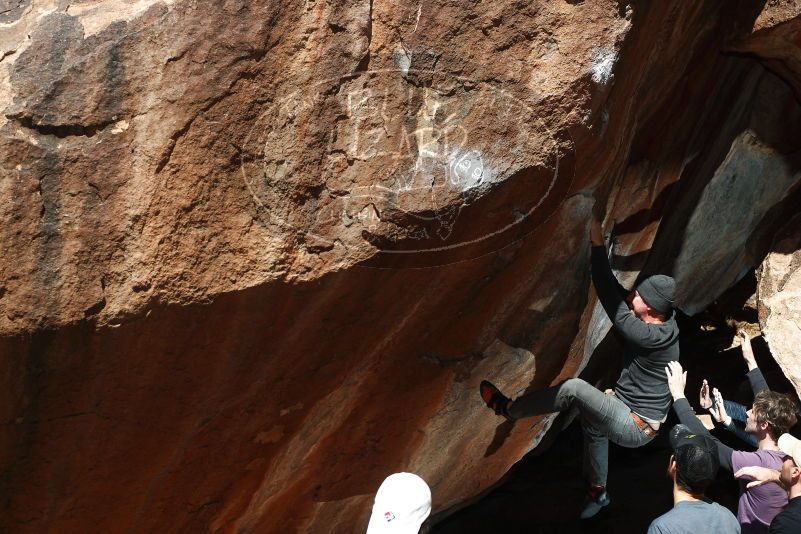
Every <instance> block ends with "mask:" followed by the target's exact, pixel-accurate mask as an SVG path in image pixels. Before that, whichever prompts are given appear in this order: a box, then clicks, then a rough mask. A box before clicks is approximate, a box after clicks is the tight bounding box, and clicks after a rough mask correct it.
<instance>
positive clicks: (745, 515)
mask: <svg viewBox="0 0 801 534" xmlns="http://www.w3.org/2000/svg"><path fill="white" fill-rule="evenodd" d="M786 456H787V455H786V454H784V453H783V452H781V451H765V450H758V451H755V452H745V451H734V452H732V453H731V466H732V472H734V473H736V472H737V470H738V469H740V468H742V467H748V466H750V465H758V466H761V467H767V468H769V469H776V470H781V468H782V463H783V461H784V458H785V457H786ZM748 482H750V481H749V480H740V502H739V504H738V506H737V521H739V522H740V525H741V526H742V534H756V533H760V534H763V533H767V531H768V528H769V527H770V523H771V521H773V518H774V517H776V515H777V514H778V513H779V512H781V511H782V508H784V507H785V506H786V505H787V492H786V491H784V490H783V489H782V488H780V487H779V485H778V484H763V485H761V486H757V487H755V488H751V489H746V487H745V486H746V485H747V484H748Z"/></svg>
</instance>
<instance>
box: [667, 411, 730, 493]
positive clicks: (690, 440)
mask: <svg viewBox="0 0 801 534" xmlns="http://www.w3.org/2000/svg"><path fill="white" fill-rule="evenodd" d="M670 446H671V447H672V448H673V457H674V458H675V460H676V482H678V483H679V484H680V485H681V486H684V487H686V488H687V489H689V490H690V491H692V492H693V493H703V492H704V491H705V490H706V488H707V486H709V484H710V483H711V482H712V481H713V480H715V477H716V476H717V473H718V468H720V460H719V459H718V446H717V444H716V443H715V440H713V439H712V438H711V437H709V436H708V435H706V434H696V433H694V432H692V431H691V430H690V429H689V428H688V427H687V426H685V425H676V426H674V427H673V428H672V429H671V431H670Z"/></svg>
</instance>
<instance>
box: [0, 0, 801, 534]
mask: <svg viewBox="0 0 801 534" xmlns="http://www.w3.org/2000/svg"><path fill="white" fill-rule="evenodd" d="M7 4H8V6H9V7H8V9H5V10H3V11H2V13H0V23H2V24H3V32H2V33H0V58H2V59H0V108H2V110H3V113H2V115H0V153H1V154H3V161H2V163H3V165H2V170H0V195H2V202H0V218H2V221H3V225H2V226H0V246H2V254H3V256H2V258H3V259H2V261H0V336H1V337H0V356H2V357H1V358H0V380H1V381H2V388H0V422H2V424H1V425H0V470H2V472H3V474H4V475H3V477H2V478H0V496H2V504H0V507H2V510H1V512H2V513H0V526H2V528H3V529H10V530H15V531H29V532H40V531H47V530H51V531H59V532H62V531H64V532H86V531H116V530H122V529H125V530H132V531H156V530H175V531H178V530H182V531H199V530H211V531H246V532H247V531H258V532H295V531H299V532H345V531H359V530H360V529H361V528H362V527H363V526H364V525H365V524H366V521H367V517H368V516H369V507H370V503H371V499H372V495H373V493H374V491H375V490H376V488H377V487H378V485H379V484H380V482H381V480H382V479H383V478H384V477H385V476H386V475H388V474H390V473H392V472H394V471H401V470H405V471H415V472H417V473H419V474H420V475H421V476H423V477H424V478H425V479H426V480H427V481H428V482H429V484H430V485H431V487H432V489H433V493H434V506H435V510H438V511H439V510H443V509H446V508H448V507H451V506H455V505H458V504H459V503H462V502H464V501H465V500H466V499H469V498H470V497H473V496H475V495H477V494H479V493H481V492H482V491H484V490H486V489H487V488H489V487H490V486H491V485H492V484H493V483H495V482H496V481H497V480H498V479H499V478H500V477H501V476H502V475H503V474H504V473H505V472H506V471H507V470H508V469H509V467H510V466H511V465H512V464H514V463H515V462H516V461H517V460H518V459H519V458H521V457H522V456H523V455H524V454H525V453H526V452H527V451H529V450H531V448H532V447H534V446H535V445H536V444H537V443H538V442H539V441H540V440H541V438H542V436H543V434H544V432H545V431H546V430H547V428H548V427H549V426H550V425H551V423H552V417H544V418H536V419H533V420H532V421H527V422H521V423H518V424H516V425H510V424H506V423H501V422H500V421H499V419H498V418H495V417H494V416H492V415H491V414H490V413H489V412H488V411H487V410H486V408H484V407H483V406H482V404H481V402H480V401H479V399H478V396H477V393H476V387H477V385H478V383H479V381H480V380H481V379H483V378H491V379H493V380H495V381H496V382H497V383H498V384H499V385H501V386H502V387H504V388H505V390H506V391H508V392H510V393H518V392H521V391H524V390H525V389H527V388H531V387H541V386H543V385H547V384H549V383H553V382H555V381H558V380H561V379H563V378H566V377H571V376H576V375H577V374H578V373H579V372H580V371H581V370H582V368H583V367H584V366H585V365H586V363H587V362H588V360H589V358H590V357H591V356H592V354H593V351H594V349H595V347H596V346H597V345H598V344H599V343H600V342H601V341H602V340H603V339H604V338H605V336H606V335H607V332H608V330H609V323H608V320H606V318H605V317H604V315H603V313H602V311H601V309H600V307H599V306H598V305H597V302H596V299H595V298H594V295H593V293H592V290H591V289H590V281H589V275H588V268H589V265H588V245H587V229H588V221H589V218H590V213H591V211H592V210H593V207H594V206H596V204H597V206H596V209H597V210H598V211H599V212H601V213H603V214H604V215H605V224H606V227H607V229H611V228H612V227H615V228H616V235H617V244H616V245H615V246H614V247H613V250H612V260H613V263H614V266H615V268H616V270H617V271H618V274H619V276H620V278H621V280H623V281H624V282H625V283H627V284H631V283H633V282H634V280H635V279H636V277H637V276H638V274H639V273H640V271H641V270H643V269H646V270H651V271H662V272H668V273H670V272H674V271H675V272H676V273H677V276H678V277H679V279H680V282H681V283H682V284H683V285H684V287H686V288H692V289H691V290H689V289H685V290H684V292H683V293H682V295H683V299H684V301H685V302H686V303H687V307H688V309H691V308H692V307H693V306H695V307H697V306H701V305H702V304H703V302H704V301H706V300H708V299H709V298H713V297H714V295H715V294H720V293H722V292H723V291H724V290H725V289H726V288H727V287H728V286H729V285H731V284H732V283H734V282H735V281H736V278H737V276H738V274H739V272H740V270H739V269H740V266H741V265H746V264H749V263H753V262H755V261H756V262H758V261H759V259H760V258H758V257H757V256H758V255H757V254H756V252H754V253H749V254H743V253H742V251H743V250H750V249H748V246H746V248H745V249H743V248H742V247H743V246H744V245H743V243H746V244H747V245H748V244H750V243H756V242H759V243H762V242H763V241H764V239H762V237H761V236H763V235H766V234H765V232H767V230H766V229H769V228H771V227H772V226H771V225H772V223H771V221H773V220H775V218H776V217H779V215H777V213H779V212H781V213H784V210H786V209H789V208H788V206H789V205H792V202H791V200H792V199H793V195H795V194H796V193H795V192H796V191H797V184H798V174H797V172H796V169H797V167H793V166H792V165H789V166H784V165H783V164H784V163H785V162H786V161H787V158H792V157H793V154H795V151H797V150H798V147H796V146H793V142H790V141H788V140H787V139H788V138H787V137H786V136H785V134H786V133H788V132H790V133H792V132H793V131H794V130H793V127H794V126H793V124H792V122H793V121H792V120H791V118H794V117H797V116H798V114H799V113H800V112H799V109H798V108H799V106H798V102H797V101H796V100H795V99H794V98H793V94H792V89H791V88H790V86H788V85H787V84H785V83H784V82H783V81H781V80H780V79H778V78H777V77H776V76H775V75H774V74H772V73H771V72H769V71H767V70H766V69H765V68H764V67H763V66H762V65H761V64H760V63H759V59H760V58H759V57H758V54H756V57H755V58H748V57H742V56H730V55H725V54H723V53H722V51H724V50H725V49H726V48H727V47H729V46H730V45H731V43H732V42H742V40H744V39H748V38H749V37H750V36H751V35H752V30H753V28H754V21H755V20H757V17H758V16H759V15H760V10H761V8H762V7H763V5H762V4H763V2H756V1H744V0H743V1H738V2H733V3H732V2H729V3H720V2H636V3H632V4H631V5H625V4H623V3H619V2H614V1H611V0H610V1H606V0H604V1H598V2H535V1H532V2H517V3H514V4H508V5H506V4H499V3H478V4H465V3H463V2H462V3H454V2H446V1H444V0H438V1H435V2H434V3H408V4H404V3H390V2H387V3H382V2H378V1H375V0H373V1H370V0H365V1H360V0H352V1H350V0H349V1H341V2H267V1H266V0H265V1H262V0H255V1H252V2H243V1H241V0H226V1H225V2H216V3H215V2H210V3H199V2H195V1H192V0H170V1H150V0H142V1H138V2H127V1H122V0H110V1H106V2H94V1H69V2H68V1H65V0H64V1H62V0H53V1H50V2H41V3H40V2H31V1H29V0H28V1H25V0H23V1H17V2H7ZM777 116H784V117H787V118H788V120H787V123H786V124H784V123H782V125H781V128H776V127H774V126H772V124H773V123H772V122H771V121H772V120H773V119H771V117H773V118H775V117H777ZM796 138H801V137H796ZM796 138H792V139H796ZM792 139H791V140H792ZM791 161H792V160H791ZM759 169H769V170H770V172H771V173H776V175H777V176H778V177H779V179H777V180H776V181H775V182H773V183H772V184H771V185H770V186H764V184H760V182H759V180H757V179H756V178H755V177H756V173H757V172H759ZM733 176H734V177H735V178H736V179H735V178H733ZM732 183H734V184H735V185H734V186H730V184H732ZM741 194H746V195H749V196H748V198H749V199H750V200H751V202H752V204H753V205H754V206H756V208H755V210H754V212H753V213H752V214H749V216H748V217H741V218H738V217H733V216H732V214H735V213H737V212H738V210H740V209H742V201H741V200H740V195H741ZM699 199H700V201H699ZM698 206H700V208H699V209H696V207H698ZM666 215H667V217H665V216H666ZM663 217H665V219H664V220H665V223H666V224H664V227H663V226H662V224H663V223H662V220H663ZM708 221H711V222H708ZM712 223H714V224H715V225H717V226H711V227H706V225H707V224H712ZM722 227H727V228H730V233H729V234H727V235H729V236H731V239H730V240H728V238H727V239H724V240H721V239H720V236H716V235H714V234H713V233H712V232H710V229H713V228H722ZM685 230H686V231H687V232H688V234H687V235H688V236H691V238H690V237H688V238H687V239H684V232H685ZM657 232H658V233H659V235H658V236H657ZM687 243H689V245H687V246H686V247H685V245H686V244H687ZM705 244H708V245H709V246H708V247H707V246H705ZM754 246H755V247H756V245H754ZM688 247H689V248H688ZM756 248H758V247H756ZM685 249H687V250H690V251H691V253H688V252H682V251H683V250H685ZM754 250H756V249H754ZM676 258H679V259H680V261H678V262H676ZM699 265H701V266H703V265H710V266H711V267H712V268H708V269H706V268H705V269H696V267H697V266H699ZM721 272H722V273H723V275H721V274H720V273H721ZM693 273H696V274H693ZM699 285H703V287H704V294H703V295H702V296H699V297H698V298H696V297H695V296H694V295H696V293H697V292H696V289H695V288H696V287H698V286H699Z"/></svg>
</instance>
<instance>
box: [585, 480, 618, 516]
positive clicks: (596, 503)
mask: <svg viewBox="0 0 801 534" xmlns="http://www.w3.org/2000/svg"><path fill="white" fill-rule="evenodd" d="M610 502H612V499H610V498H609V494H608V493H607V492H606V488H604V487H602V486H594V487H592V488H591V489H590V492H589V493H588V494H587V498H586V499H585V500H584V506H582V508H581V514H580V517H581V519H589V518H591V517H594V516H595V515H596V514H597V513H598V512H600V511H601V508H603V507H604V506H608V505H609V503H610Z"/></svg>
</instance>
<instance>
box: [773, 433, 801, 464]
mask: <svg viewBox="0 0 801 534" xmlns="http://www.w3.org/2000/svg"><path fill="white" fill-rule="evenodd" d="M777 444H778V445H779V450H780V451H782V452H783V453H784V454H788V455H790V456H792V458H793V461H794V462H795V465H797V466H798V467H801V440H799V439H798V438H795V437H793V436H791V435H790V434H782V435H781V436H779V441H778V443H777Z"/></svg>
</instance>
